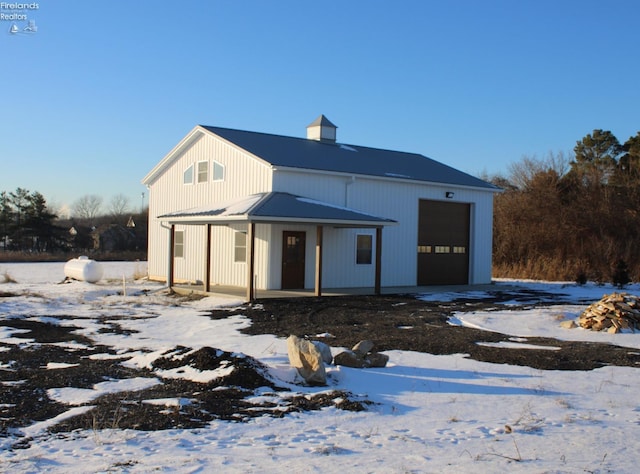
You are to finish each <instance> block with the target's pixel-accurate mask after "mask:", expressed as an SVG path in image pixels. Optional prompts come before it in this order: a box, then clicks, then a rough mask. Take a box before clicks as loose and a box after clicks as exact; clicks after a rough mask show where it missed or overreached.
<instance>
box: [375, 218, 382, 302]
mask: <svg viewBox="0 0 640 474" xmlns="http://www.w3.org/2000/svg"><path fill="white" fill-rule="evenodd" d="M381 277H382V227H376V281H375V285H374V292H375V294H376V295H379V294H380V290H381V288H380V282H381V280H382V278H381Z"/></svg>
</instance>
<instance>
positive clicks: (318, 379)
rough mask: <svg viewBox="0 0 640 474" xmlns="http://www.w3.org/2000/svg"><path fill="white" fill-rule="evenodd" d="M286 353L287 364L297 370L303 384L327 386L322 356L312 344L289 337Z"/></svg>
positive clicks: (292, 336)
mask: <svg viewBox="0 0 640 474" xmlns="http://www.w3.org/2000/svg"><path fill="white" fill-rule="evenodd" d="M287 353H288V354H289V363H290V364H291V365H292V366H293V367H295V368H296V369H297V370H298V373H299V374H300V376H301V377H302V378H303V379H304V380H305V382H307V383H308V384H310V385H326V384H327V373H326V371H325V369H324V362H323V361H322V354H321V353H320V351H319V350H318V348H317V347H316V345H315V344H314V343H313V342H311V341H307V340H305V339H300V338H299V337H297V336H294V335H291V336H289V337H288V338H287Z"/></svg>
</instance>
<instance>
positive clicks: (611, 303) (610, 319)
mask: <svg viewBox="0 0 640 474" xmlns="http://www.w3.org/2000/svg"><path fill="white" fill-rule="evenodd" d="M578 324H579V325H580V326H581V327H583V328H585V329H591V330H592V331H607V332H610V333H618V332H620V331H621V330H623V329H630V330H632V331H636V330H638V329H640V298H639V297H637V296H633V295H629V294H627V293H612V294H610V295H604V296H603V297H602V299H601V300H600V301H598V302H596V303H593V304H592V305H590V306H589V307H588V308H587V309H585V310H584V311H583V312H582V314H581V315H580V317H579V318H578Z"/></svg>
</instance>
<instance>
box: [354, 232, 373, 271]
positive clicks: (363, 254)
mask: <svg viewBox="0 0 640 474" xmlns="http://www.w3.org/2000/svg"><path fill="white" fill-rule="evenodd" d="M372 254H373V236H371V235H368V234H358V235H357V236H356V263H357V264H358V265H370V264H371V261H372Z"/></svg>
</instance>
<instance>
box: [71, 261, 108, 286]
mask: <svg viewBox="0 0 640 474" xmlns="http://www.w3.org/2000/svg"><path fill="white" fill-rule="evenodd" d="M64 276H65V277H67V278H73V279H74V280H80V281H87V282H89V283H95V282H97V281H100V279H101V278H102V266H100V264H99V263H98V262H96V261H95V260H91V259H90V258H89V257H85V256H83V257H78V258H72V259H71V260H69V261H68V262H67V263H65V264H64Z"/></svg>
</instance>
